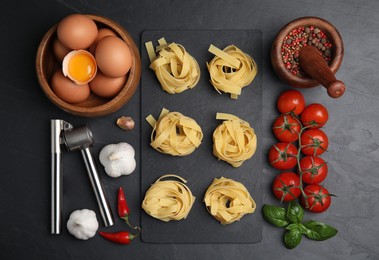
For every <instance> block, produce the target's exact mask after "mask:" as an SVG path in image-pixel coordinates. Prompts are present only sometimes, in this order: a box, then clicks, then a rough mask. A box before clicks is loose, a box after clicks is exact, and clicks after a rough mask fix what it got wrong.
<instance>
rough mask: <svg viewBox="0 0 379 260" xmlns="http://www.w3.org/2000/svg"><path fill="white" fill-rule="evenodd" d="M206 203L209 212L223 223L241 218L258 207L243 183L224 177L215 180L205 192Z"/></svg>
mask: <svg viewBox="0 0 379 260" xmlns="http://www.w3.org/2000/svg"><path fill="white" fill-rule="evenodd" d="M204 203H205V206H206V207H207V210H208V212H209V213H210V214H211V215H212V216H213V217H214V218H215V219H217V220H218V221H220V222H221V224H223V225H226V224H231V223H233V222H235V221H238V220H240V219H241V218H242V217H243V216H244V215H245V214H249V213H253V212H254V211H255V208H256V204H255V201H254V200H253V198H252V197H251V195H250V193H249V191H248V190H247V189H246V187H245V186H244V185H243V184H242V183H240V182H237V181H234V180H232V179H227V178H224V177H221V178H220V179H214V180H213V182H212V184H211V185H210V186H209V187H208V189H207V191H206V192H205V196H204Z"/></svg>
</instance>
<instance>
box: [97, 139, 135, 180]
mask: <svg viewBox="0 0 379 260" xmlns="http://www.w3.org/2000/svg"><path fill="white" fill-rule="evenodd" d="M134 156H135V151H134V148H133V146H131V145H130V144H128V143H125V142H121V143H118V144H109V145H106V146H105V147H103V149H102V150H101V151H100V155H99V160H100V163H101V164H102V165H103V166H104V169H105V172H106V173H107V174H108V175H109V176H110V177H113V178H117V177H120V176H121V175H129V174H131V173H132V172H133V171H134V170H135V168H136V160H135V158H134Z"/></svg>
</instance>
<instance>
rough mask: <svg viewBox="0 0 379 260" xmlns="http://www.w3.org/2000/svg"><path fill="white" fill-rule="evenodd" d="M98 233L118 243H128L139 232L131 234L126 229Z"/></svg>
mask: <svg viewBox="0 0 379 260" xmlns="http://www.w3.org/2000/svg"><path fill="white" fill-rule="evenodd" d="M99 235H100V236H102V237H103V238H105V239H107V240H109V241H112V242H115V243H118V244H123V245H128V244H130V242H132V240H133V239H134V238H135V237H136V236H138V235H139V233H138V234H137V235H133V234H130V233H129V232H126V231H123V232H117V233H107V232H99Z"/></svg>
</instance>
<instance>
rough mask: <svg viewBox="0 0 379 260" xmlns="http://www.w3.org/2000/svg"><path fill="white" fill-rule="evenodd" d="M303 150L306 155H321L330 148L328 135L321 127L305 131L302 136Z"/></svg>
mask: <svg viewBox="0 0 379 260" xmlns="http://www.w3.org/2000/svg"><path fill="white" fill-rule="evenodd" d="M300 140H301V145H302V146H305V147H302V148H301V151H302V152H303V154H305V155H313V156H316V155H320V154H322V153H323V152H325V151H326V149H328V146H329V140H328V136H327V135H326V134H325V133H324V132H323V131H322V130H320V129H311V130H307V131H305V132H303V133H302V134H301V137H300Z"/></svg>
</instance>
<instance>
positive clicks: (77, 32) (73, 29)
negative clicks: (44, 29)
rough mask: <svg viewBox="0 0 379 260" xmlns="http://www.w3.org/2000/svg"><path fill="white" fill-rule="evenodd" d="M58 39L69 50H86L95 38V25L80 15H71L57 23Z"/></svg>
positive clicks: (89, 19)
mask: <svg viewBox="0 0 379 260" xmlns="http://www.w3.org/2000/svg"><path fill="white" fill-rule="evenodd" d="M57 33H58V39H59V40H60V41H61V43H62V44H63V45H64V46H67V47H68V48H70V49H73V50H78V49H86V48H88V47H89V46H91V44H92V43H93V42H94V41H95V39H96V37H97V26H96V23H95V22H94V21H93V20H92V19H91V18H89V17H87V16H85V15H82V14H72V15H69V16H67V17H65V18H64V19H63V20H62V21H60V22H59V24H58V28H57Z"/></svg>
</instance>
